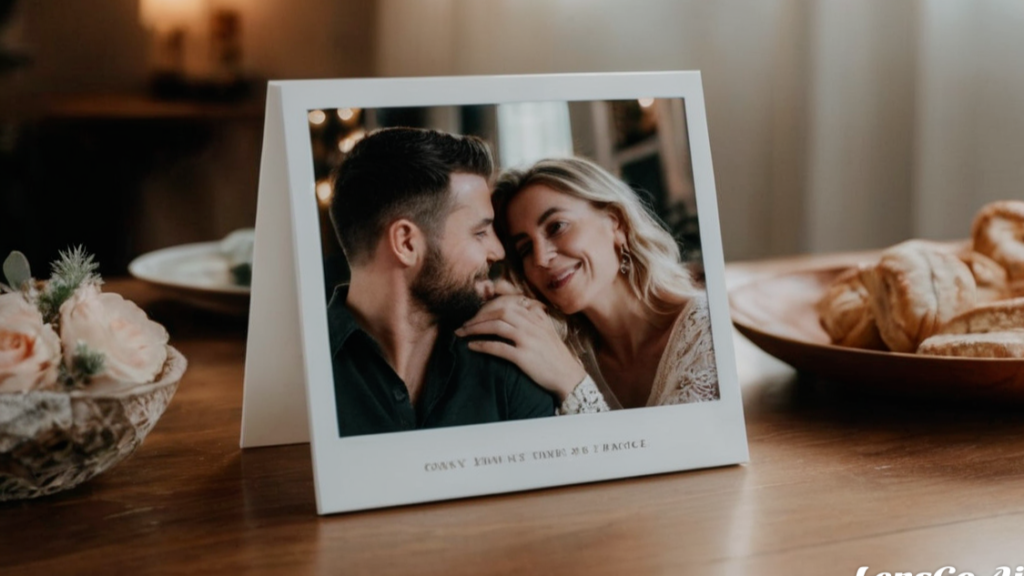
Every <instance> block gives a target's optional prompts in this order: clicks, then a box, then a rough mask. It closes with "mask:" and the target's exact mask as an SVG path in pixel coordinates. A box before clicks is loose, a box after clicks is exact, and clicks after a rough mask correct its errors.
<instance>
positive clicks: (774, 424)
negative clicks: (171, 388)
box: [0, 257, 1024, 576]
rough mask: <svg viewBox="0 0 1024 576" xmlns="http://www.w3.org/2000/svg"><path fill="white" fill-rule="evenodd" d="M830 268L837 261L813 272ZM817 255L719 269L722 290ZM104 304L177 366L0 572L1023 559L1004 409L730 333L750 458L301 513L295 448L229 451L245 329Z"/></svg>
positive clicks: (847, 567) (839, 570) (300, 469)
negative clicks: (131, 450)
mask: <svg viewBox="0 0 1024 576" xmlns="http://www.w3.org/2000/svg"><path fill="white" fill-rule="evenodd" d="M824 260H825V261H830V262H831V261H836V258H831V259H829V258H825V259H824ZM820 262H822V258H820V257H819V258H817V259H812V260H807V259H797V260H786V261H775V262H768V263H759V264H756V265H739V266H731V267H730V271H729V274H730V281H731V282H738V281H741V280H744V279H749V278H751V277H752V275H755V274H758V273H766V272H767V273H770V272H772V271H778V270H784V269H790V268H792V267H794V266H801V265H807V264H808V263H811V264H815V263H820ZM108 289H110V290H115V291H119V292H122V293H124V294H125V295H127V296H128V297H129V298H132V299H135V300H136V301H138V302H140V303H141V304H142V305H143V306H144V307H145V308H146V309H147V310H148V311H149V312H150V313H151V315H153V316H154V317H156V318H157V319H158V320H160V321H162V322H164V323H166V324H167V326H168V328H169V330H170V332H171V334H172V339H173V344H174V345H175V346H177V347H178V348H179V349H180V350H181V351H182V352H183V353H184V354H185V356H186V357H187V358H188V359H189V363H190V366H189V369H188V371H187V372H186V375H185V379H184V380H183V381H182V383H181V386H180V388H179V391H178V393H177V396H176V397H175V398H174V400H173V402H172V403H171V406H170V408H169V409H168V411H167V413H166V414H165V415H164V416H163V419H162V420H161V421H160V423H159V424H158V425H157V427H156V429H155V430H154V431H153V432H152V434H151V435H150V437H149V438H148V439H147V440H146V442H145V444H144V445H143V446H142V447H141V448H140V449H139V450H138V452H136V454H135V455H134V456H132V457H131V458H130V459H129V460H127V461H126V462H124V463H122V464H121V465H120V466H118V467H116V468H115V469H112V470H109V471H108V472H106V473H105V474H103V475H101V476H100V477H98V478H96V479H94V480H93V481H91V482H89V483H87V484H85V485H83V486H81V487H79V488H78V489H75V490H73V491H71V492H68V493H65V494H60V495H56V496H52V497H48V498H45V499H41V500H37V501H27V502H19V503H8V504H3V505H0V574H3V575H4V576H14V575H20V574H32V575H37V574H106V573H112V574H148V573H169V574H188V575H193V574H219V573H225V574H241V573H246V574H248V573H258V574H276V573H280V574H446V575H447V574H488V573H517V574H521V573H550V574H588V575H596V574H701V575H712V574H729V575H732V574H761V575H766V574H787V575H792V574H798V575H799V574H806V575H831V574H836V575H849V576H853V575H855V574H857V570H858V568H859V567H861V566H869V570H868V571H867V574H869V575H871V576H874V575H875V574H877V573H878V572H890V573H892V572H897V571H905V572H913V573H914V574H917V573H920V572H934V571H935V570H937V569H938V568H940V567H943V566H947V565H950V566H953V567H955V568H956V573H957V574H959V573H960V572H971V573H973V574H975V575H982V574H984V575H990V574H996V573H997V572H996V568H997V567H998V566H1010V568H1011V573H1012V572H1013V570H1014V569H1015V568H1016V566H1018V565H1020V564H1024V552H1022V551H1024V546H1022V544H1021V543H1022V542H1024V481H1022V480H1024V418H1022V416H1021V412H1020V409H1019V408H1014V407H1003V406H992V405H980V406H963V405H956V404H943V403H935V402H929V401H926V400H921V399H918V400H895V399H891V398H885V397H877V396H868V395H862V394H860V393H857V392H856V391H849V390H840V389H836V388H834V387H833V386H830V385H828V384H825V383H820V382H815V381H813V380H812V379H809V378H801V377H798V376H796V375H795V374H794V372H793V371H792V369H790V368H788V367H787V366H785V365H783V364H781V363H780V362H778V361H776V360H774V359H772V358H771V357H768V356H767V355H765V354H763V353H761V352H760V351H759V350H757V349H756V348H754V347H753V346H752V345H751V344H750V343H749V342H747V341H745V340H743V339H742V338H741V337H739V336H737V338H736V341H737V354H738V365H739V373H740V378H741V382H742V384H743V394H744V406H745V411H746V421H747V426H748V436H749V440H750V454H751V461H750V463H748V464H745V465H740V466H730V467H725V468H719V469H711V470H700V471H694V472H683V473H677V474H666V475H661V476H654V477H646V478H636V479H631V480H625V481H614V482H603V483H597V484H590V485H579V486H570V487H564V488H554V489H546V490H538V491H533V492H526V493H518V494H508V495H501V496H494V497H484V498H473V499H466V500H460V501H453V502H443V503H436V504H426V505H418V506H409V507H401V508H394V509H387V510H378V511H371V512H361V513H355V514H347V515H338V516H331V517H318V516H317V515H316V511H315V506H314V496H313V485H312V470H311V464H310V456H309V449H308V446H306V445H296V446H284V447H276V448H263V449H254V450H246V451H244V452H243V451H241V450H239V448H238V432H239V419H240V413H241V399H242V376H243V358H244V355H245V329H246V326H245V322H244V321H243V320H231V319H224V318H218V317H216V316H212V315H206V314H204V313H202V312H198V311H194V310H190V309H188V308H185V307H183V306H180V305H176V304H174V303H170V302H166V301H162V300H160V298H159V295H158V294H157V293H156V292H154V291H153V290H152V289H150V288H148V287H146V286H143V285H142V284H140V283H138V282H135V281H114V282H110V283H109V285H108Z"/></svg>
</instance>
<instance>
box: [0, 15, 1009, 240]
mask: <svg viewBox="0 0 1024 576" xmlns="http://www.w3.org/2000/svg"><path fill="white" fill-rule="evenodd" d="M211 1H214V0H211ZM223 1H225V2H226V1H227V0H223ZM228 3H229V4H230V5H231V6H232V7H233V9H236V10H237V11H238V12H239V13H240V15H241V22H242V27H241V37H242V52H243V63H244V68H245V70H246V71H247V73H248V74H250V75H251V76H252V77H255V78H264V79H265V78H310V77H362V76H421V75H462V74H511V73H541V72H596V71H639V70H661V69H700V70H702V71H703V78H704V88H705V98H706V106H707V112H708V123H709V129H710V137H711V148H712V153H713V160H714V164H715V176H716V180H717V186H718V201H719V207H720V213H721V218H722V234H723V243H724V246H725V251H726V258H727V259H729V260H737V259H748V258H758V257H766V256H772V255H783V254H794V253H802V252H817V251H831V250H849V249H863V248H875V247H881V246H885V245H888V244H892V243H895V242H898V241H900V240H903V239H906V238H909V237H928V238H934V239H951V238H960V237H965V236H966V235H967V234H968V232H969V224H970V218H971V216H972V214H973V212H974V211H975V210H976V209H977V208H978V207H979V206H981V205H982V204H983V203H985V202H987V201H990V200H994V199H999V198H1024V34H1022V33H1021V31H1022V30H1024V2H1020V1H1019V0H979V1H971V2H967V1H960V0H899V1H896V0H858V1H843V0H763V1H757V2H753V1H750V0H718V1H716V2H707V1H697V0H685V1H681V0H647V1H645V2H621V1H614V0H587V1H583V0H347V1H345V2H337V1H334V0H298V1H292V2H284V1H283V0H232V1H231V2H228ZM139 6H140V2H139V0H103V1H100V0H74V1H72V0H49V1H47V2H31V1H22V2H20V3H19V4H17V6H16V10H17V11H16V13H15V17H14V19H13V20H12V21H11V22H10V23H9V25H8V26H7V28H6V29H5V30H4V31H3V32H0V34H3V36H0V46H5V45H6V46H8V47H13V48H15V49H17V50H20V51H23V52H24V53H26V54H28V55H29V56H30V57H31V58H32V63H31V64H30V65H28V66H26V67H23V68H22V69H21V70H20V71H18V72H15V73H14V74H7V75H5V76H4V77H0V91H5V92H6V93H7V95H6V96H5V97H4V98H2V99H0V102H2V103H5V104H4V105H5V106H6V107H7V108H8V110H7V112H6V113H4V112H0V119H4V120H5V121H6V123H7V125H8V130H7V134H8V135H10V134H11V129H10V126H11V125H15V126H20V127H21V128H19V129H20V130H21V132H19V134H24V132H25V130H24V126H23V125H24V124H25V123H27V122H28V121H29V118H30V115H29V114H28V113H20V112H18V111H19V110H23V109H25V104H26V102H38V101H42V100H45V99H46V98H48V97H51V96H54V95H60V94H64V95H75V94H83V93H106V94H123V93H130V92H142V91H143V90H144V87H145V83H146V79H147V74H148V68H147V63H146V62H147V61H146V54H147V46H148V44H147V42H148V40H147V38H148V36H147V33H146V30H145V29H144V28H143V27H142V25H141V24H140V20H139ZM12 94H13V96H12ZM11 102H14V104H11ZM257 109H258V107H257ZM12 111H13V112H12ZM258 116H259V114H258V113H255V114H253V115H252V118H249V120H244V119H243V121H239V119H238V118H235V119H234V120H233V121H232V120H225V121H223V122H220V121H217V120H216V119H215V118H214V119H212V120H211V119H210V118H208V117H206V118H205V119H204V120H202V122H205V123H206V124H207V125H206V126H204V127H203V128H202V129H201V130H198V132H199V136H197V137H193V138H191V139H188V138H187V139H185V141H187V142H188V145H186V146H183V148H182V150H181V151H178V152H173V151H168V149H167V147H166V146H164V147H163V148H160V147H158V150H157V152H156V153H157V154H158V155H157V157H156V158H155V159H154V160H151V161H149V162H148V163H147V167H146V169H145V170H143V171H142V173H141V176H140V177H139V178H138V179H137V181H138V186H137V191H136V194H138V196H139V198H140V199H139V200H138V201H137V203H136V206H137V209H136V210H135V211H134V212H133V214H134V215H135V216H136V217H137V218H139V219H142V220H143V222H144V223H143V224H140V225H136V226H134V227H133V228H132V231H131V235H132V244H131V247H130V248H129V249H128V252H130V253H141V252H142V251H145V250H150V249H153V248H156V247H160V246H166V245H171V244H175V243H180V242H186V241H199V240H210V239H215V238H218V237H220V236H223V235H224V234H227V233H228V232H229V231H230V230H231V229H233V228H235V227H238V226H240V225H244V224H245V223H246V222H249V223H251V219H252V218H253V215H254V214H255V184H256V181H257V174H258V159H259V139H260V134H261V129H260V123H259V118H258ZM107 121H108V122H109V119H108V120H107ZM202 122H201V123H202ZM96 124H97V126H98V127H97V128H95V129H103V122H97V123H96ZM90 129H92V128H90ZM168 131H170V132H173V126H168V125H161V124H156V125H153V126H151V127H150V128H149V129H148V132H147V131H143V132H140V133H141V134H149V136H148V137H151V138H161V137H162V136H161V134H166V133H168ZM7 140H8V141H10V140H12V137H10V136H8V137H7ZM22 141H24V140H22ZM7 146H8V147H10V146H13V144H10V143H8V144H7ZM68 153H69V154H74V153H75V151H74V150H71V151H69V152H68ZM48 177H52V178H66V177H67V176H66V175H62V174H61V173H60V163H59V162H56V163H54V164H53V167H52V171H51V172H49V176H48ZM19 182H20V184H19V185H20V189H21V192H20V193H21V194H31V193H34V192H33V190H32V181H31V179H29V181H28V183H27V184H26V180H25V179H22V180H20V181H19ZM5 186H7V188H6V189H4V190H3V191H2V194H3V195H8V196H10V195H12V194H14V192H13V190H14V187H12V185H10V184H5ZM126 189H127V188H126ZM85 192H86V193H100V192H98V191H90V190H86V191H85ZM124 194H131V191H130V190H129V191H128V192H124ZM13 204H15V203H13V202H7V203H6V204H4V203H2V201H0V210H2V209H3V208H2V207H3V206H8V211H10V209H11V208H10V206H11V205H13ZM182 207H185V208H182ZM53 209H55V210H56V209H59V208H56V207H55V208H53ZM0 219H2V216H0ZM2 237H3V236H2V234H0V238H2ZM0 248H2V249H3V250H4V251H6V250H7V249H9V248H10V247H8V246H0Z"/></svg>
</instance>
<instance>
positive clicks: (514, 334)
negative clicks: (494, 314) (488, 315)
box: [455, 319, 523, 343]
mask: <svg viewBox="0 0 1024 576" xmlns="http://www.w3.org/2000/svg"><path fill="white" fill-rule="evenodd" d="M455 335H456V336H458V337H460V338H465V337H466V336H479V335H493V336H498V337H501V338H504V339H506V340H511V341H512V342H514V343H517V342H518V341H519V338H520V337H521V336H522V335H523V334H522V330H519V329H517V328H516V327H515V326H513V325H512V324H509V323H508V322H506V321H505V320H502V319H495V320H484V321H483V322H476V323H474V324H471V325H466V326H463V327H462V328H459V329H458V330H456V331H455Z"/></svg>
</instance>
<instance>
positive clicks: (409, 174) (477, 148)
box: [331, 128, 494, 264]
mask: <svg viewBox="0 0 1024 576" xmlns="http://www.w3.org/2000/svg"><path fill="white" fill-rule="evenodd" d="M493 170H494V161H493V160H492V158H491V151H490V148H489V147H488V146H487V143H486V142H484V141H483V140H481V139H480V138H477V137H475V136H458V135H454V134H447V133H445V132H439V131H437V130H425V129H420V128H385V129H383V130H378V131H376V132H372V133H370V134H369V135H367V136H366V137H365V138H363V139H362V140H361V141H359V143H358V144H356V145H355V146H354V147H353V148H352V151H351V152H350V153H349V155H348V157H347V158H345V160H344V161H343V162H342V163H341V165H339V166H338V168H337V170H335V172H334V198H333V200H331V222H332V223H333V224H334V231H335V233H337V235H338V241H339V242H341V247H342V249H343V250H344V251H345V257H346V258H348V261H349V262H350V263H353V264H360V263H363V262H365V261H366V260H368V259H369V258H370V256H371V255H372V254H373V251H374V249H375V248H376V246H377V243H378V242H379V241H380V239H381V236H382V235H383V234H384V231H385V229H386V228H387V226H388V225H390V224H391V223H392V222H394V221H395V220H397V219H399V218H408V219H409V220H411V221H412V222H414V223H415V224H416V225H417V226H419V227H420V228H421V229H423V230H424V232H425V233H426V234H427V235H428V236H430V237H432V238H436V237H437V235H438V234H439V233H440V231H441V227H442V226H443V224H444V220H445V218H446V217H447V215H448V213H449V212H450V211H451V195H450V194H449V189H448V188H449V184H450V183H451V175H452V173H455V172H464V173H467V174H475V175H478V176H481V177H483V178H485V179H490V177H491V173H492V172H493Z"/></svg>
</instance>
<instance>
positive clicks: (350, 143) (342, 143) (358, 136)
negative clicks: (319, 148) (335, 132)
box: [338, 130, 366, 154]
mask: <svg viewBox="0 0 1024 576" xmlns="http://www.w3.org/2000/svg"><path fill="white" fill-rule="evenodd" d="M365 136H366V131H365V130H356V131H355V132H353V133H351V134H349V135H348V136H346V137H344V138H342V139H341V140H339V141H338V150H341V151H342V152H344V153H345V154H348V153H349V152H351V151H352V148H353V147H354V146H355V145H356V143H357V142H359V141H360V140H362V139H363V137H365Z"/></svg>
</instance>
